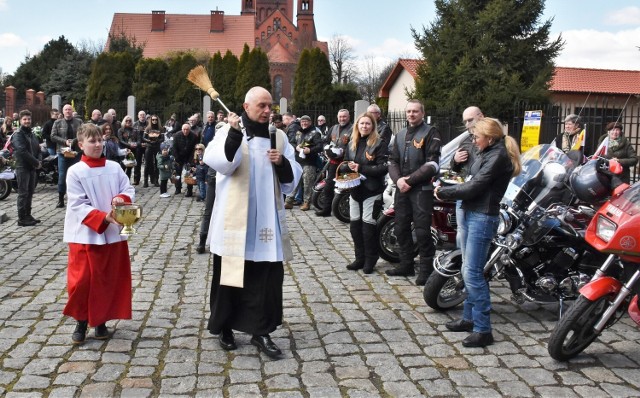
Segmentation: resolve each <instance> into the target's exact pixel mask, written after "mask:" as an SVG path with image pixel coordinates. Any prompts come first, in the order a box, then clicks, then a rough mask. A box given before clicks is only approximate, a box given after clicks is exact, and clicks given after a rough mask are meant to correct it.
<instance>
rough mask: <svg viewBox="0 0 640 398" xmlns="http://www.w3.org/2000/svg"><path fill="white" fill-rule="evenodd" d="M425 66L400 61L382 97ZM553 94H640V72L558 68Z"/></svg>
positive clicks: (411, 61) (384, 86)
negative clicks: (405, 74)
mask: <svg viewBox="0 0 640 398" xmlns="http://www.w3.org/2000/svg"><path fill="white" fill-rule="evenodd" d="M422 62H424V61H422V60H418V59H400V60H398V62H397V63H396V65H395V66H394V67H393V69H392V70H391V73H390V74H389V76H388V77H387V79H386V80H385V82H384V83H383V84H382V87H380V91H379V93H378V95H379V96H380V97H383V98H388V97H389V90H390V89H391V87H392V86H393V84H394V83H395V81H396V79H397V78H398V76H399V75H400V72H402V70H403V69H404V70H406V71H407V72H409V73H410V74H411V76H413V78H414V79H415V78H417V76H418V75H417V70H418V67H419V66H420V64H421V63H422ZM549 90H550V91H552V92H556V93H562V92H564V93H607V94H640V70H614V69H593V68H566V67H561V66H558V67H556V69H555V75H554V77H553V78H552V79H551V83H550V86H549Z"/></svg>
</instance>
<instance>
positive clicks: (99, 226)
mask: <svg viewBox="0 0 640 398" xmlns="http://www.w3.org/2000/svg"><path fill="white" fill-rule="evenodd" d="M83 161H84V162H86V163H87V164H88V165H89V167H100V166H104V165H105V161H104V160H102V159H99V160H91V159H85V158H84V157H83ZM100 161H101V162H100ZM76 166H77V165H74V166H72V167H71V168H70V174H71V175H73V176H75V175H76V174H79V173H80V172H78V171H77V170H73V173H72V172H71V169H73V167H76ZM107 166H110V167H111V168H112V169H113V168H114V167H113V165H107ZM115 167H116V168H117V170H116V171H117V172H118V173H122V170H121V169H120V168H119V166H117V165H116V166H115ZM85 174H87V175H88V173H87V172H86V171H85ZM122 175H123V176H124V179H126V180H127V183H126V184H125V185H129V184H128V178H127V177H126V176H125V175H124V173H122ZM98 177H99V178H95V179H94V180H95V181H98V182H96V184H97V185H98V188H100V189H102V190H105V189H107V188H109V187H110V186H111V185H110V180H109V179H108V178H109V177H112V176H109V175H106V176H105V175H99V176H98ZM119 177H122V176H119ZM112 178H113V177H112ZM95 181H94V182H95ZM69 182H70V183H69ZM89 182H91V181H89ZM89 182H85V184H87V185H89ZM67 185H68V190H67V193H68V195H69V197H70V199H69V203H70V205H69V207H70V208H72V206H71V204H72V203H73V204H74V205H75V204H76V202H77V203H80V204H82V203H84V204H85V206H84V209H86V208H87V205H86V203H87V202H89V199H90V198H89V197H88V195H86V194H84V193H83V192H81V186H80V183H79V182H77V181H76V180H74V179H73V178H70V179H68V184H67ZM131 191H133V188H131ZM88 192H91V194H92V195H93V196H95V197H94V198H92V199H93V202H95V203H97V202H100V201H102V202H105V203H102V204H101V205H99V206H98V205H96V204H95V203H91V204H90V205H91V207H94V209H92V210H89V211H88V213H85V214H86V216H85V217H84V218H80V219H78V222H80V223H81V224H82V226H81V227H74V226H73V224H72V223H71V222H70V220H72V219H73V218H74V217H75V216H78V215H80V214H82V210H73V211H71V214H72V215H71V214H69V210H68V212H67V213H68V214H67V217H66V219H65V233H69V236H71V237H72V238H75V239H73V240H79V241H81V242H82V240H83V239H81V238H79V237H89V236H101V237H102V241H104V240H107V239H106V235H107V234H106V231H107V228H112V229H113V227H112V226H110V224H108V223H106V222H105V217H106V215H107V213H106V211H108V210H110V203H111V197H112V196H113V194H110V193H109V192H106V193H105V192H101V191H99V190H96V189H88ZM96 192H97V193H96ZM115 196H118V197H120V198H122V199H123V201H124V202H125V203H131V197H130V196H129V195H127V194H122V193H120V194H117V195H115ZM101 207H102V208H104V210H99V209H100V208H101ZM77 208H80V209H81V208H82V206H80V205H78V206H77ZM74 209H75V208H74ZM105 210H106V211H105ZM67 224H68V225H67ZM78 230H81V231H82V232H77V231H78ZM70 231H71V232H70ZM74 232H75V233H76V234H75V235H72V233H74ZM87 239H88V238H85V241H86V240H87ZM73 240H71V239H67V240H66V241H67V243H68V244H69V261H68V265H67V290H68V294H69V300H68V301H67V305H66V306H65V308H64V310H63V314H64V315H67V316H70V317H72V318H74V319H76V320H78V321H84V320H86V321H88V322H89V326H92V327H94V326H98V325H101V324H103V323H105V322H107V321H109V320H111V319H131V299H132V297H131V296H132V294H131V260H130V259H129V246H128V244H127V241H126V240H120V239H118V240H116V241H113V240H112V242H111V243H106V244H90V243H77V242H74V241H73Z"/></svg>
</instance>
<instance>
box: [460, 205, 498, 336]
mask: <svg viewBox="0 0 640 398" xmlns="http://www.w3.org/2000/svg"><path fill="white" fill-rule="evenodd" d="M463 214H464V215H463V219H461V220H458V223H459V225H460V226H461V229H462V233H463V235H462V236H463V238H464V239H462V240H461V242H460V243H461V247H460V249H461V250H462V253H463V259H464V260H463V263H462V279H463V280H464V286H465V289H466V290H467V294H468V295H467V299H466V300H465V301H464V311H463V313H462V318H463V319H465V320H467V321H471V320H473V331H474V332H480V333H489V332H491V318H490V315H491V297H490V296H489V285H488V284H487V281H486V280H485V279H484V273H483V269H484V266H485V264H486V262H487V257H488V255H489V248H490V247H491V240H492V239H493V237H494V236H495V234H496V232H497V230H498V216H491V215H488V214H484V213H477V212H474V211H468V210H466V211H464V212H463Z"/></svg>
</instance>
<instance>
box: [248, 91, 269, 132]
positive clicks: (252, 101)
mask: <svg viewBox="0 0 640 398" xmlns="http://www.w3.org/2000/svg"><path fill="white" fill-rule="evenodd" d="M272 102H273V99H272V98H271V94H270V93H269V91H267V90H266V89H264V88H262V87H258V86H256V87H253V88H251V89H250V90H249V91H247V95H246V96H245V97H244V104H242V107H243V108H244V111H245V113H246V114H247V117H248V118H249V119H251V120H253V121H254V122H257V123H269V116H270V115H271V103H272Z"/></svg>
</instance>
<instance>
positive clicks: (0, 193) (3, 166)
mask: <svg viewBox="0 0 640 398" xmlns="http://www.w3.org/2000/svg"><path fill="white" fill-rule="evenodd" d="M15 178H16V175H15V173H14V172H13V170H12V169H11V166H10V160H9V151H8V150H6V149H3V150H1V151H0V200H4V199H6V198H7V197H8V196H9V194H10V193H11V180H13V179H15Z"/></svg>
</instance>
